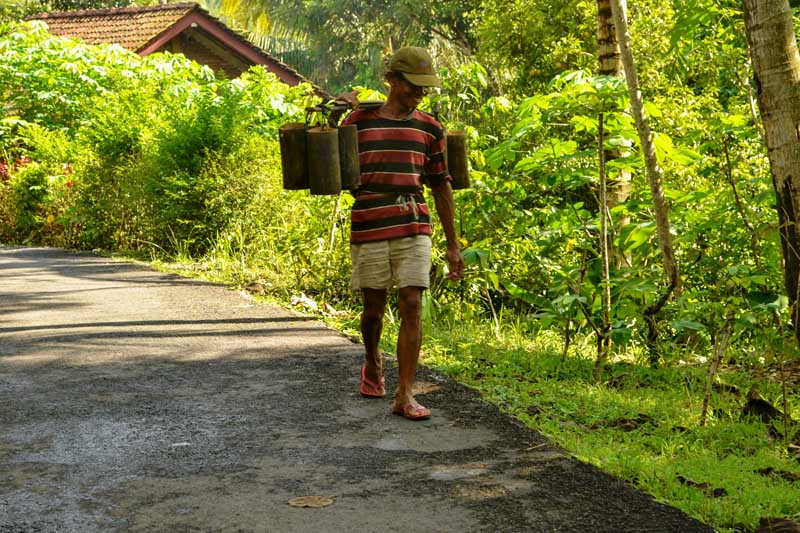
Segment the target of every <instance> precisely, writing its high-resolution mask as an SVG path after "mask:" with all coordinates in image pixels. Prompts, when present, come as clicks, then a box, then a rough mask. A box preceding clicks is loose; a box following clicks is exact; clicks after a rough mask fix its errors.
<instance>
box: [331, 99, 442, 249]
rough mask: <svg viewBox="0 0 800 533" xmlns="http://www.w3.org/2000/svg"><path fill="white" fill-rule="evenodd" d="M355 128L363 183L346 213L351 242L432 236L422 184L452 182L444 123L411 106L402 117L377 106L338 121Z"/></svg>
mask: <svg viewBox="0 0 800 533" xmlns="http://www.w3.org/2000/svg"><path fill="white" fill-rule="evenodd" d="M342 124H343V125H350V124H355V125H356V126H357V127H358V151H359V163H360V166H361V186H360V187H359V189H358V190H357V191H354V194H355V203H354V204H353V208H352V210H351V212H350V222H351V226H350V242H351V243H353V244H359V243H363V242H372V241H383V240H388V239H397V238H400V237H411V236H414V235H430V234H431V223H430V213H429V211H428V206H427V205H426V204H425V198H424V196H423V195H422V186H423V185H427V186H429V187H430V186H434V185H438V184H441V183H443V182H444V181H450V179H451V178H450V175H449V174H448V172H447V165H446V163H445V158H444V148H445V140H444V133H443V131H442V125H441V124H439V122H438V121H437V120H436V119H435V118H433V117H432V116H431V115H429V114H427V113H424V112H422V111H419V110H416V109H415V110H414V111H413V112H412V113H411V114H410V115H409V116H408V117H406V118H404V119H390V118H386V117H383V116H381V115H380V114H379V113H378V110H356V111H353V112H352V113H351V114H350V115H349V116H348V117H347V118H345V120H344V121H343V122H342Z"/></svg>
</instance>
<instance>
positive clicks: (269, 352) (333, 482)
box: [0, 247, 711, 533]
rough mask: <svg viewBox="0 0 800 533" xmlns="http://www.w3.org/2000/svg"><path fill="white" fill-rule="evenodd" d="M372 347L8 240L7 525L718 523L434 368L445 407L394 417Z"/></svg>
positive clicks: (241, 303) (4, 357)
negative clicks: (564, 444)
mask: <svg viewBox="0 0 800 533" xmlns="http://www.w3.org/2000/svg"><path fill="white" fill-rule="evenodd" d="M362 350H363V348H362V346H361V345H359V344H355V343H353V342H352V341H351V340H349V339H348V338H346V337H345V336H343V335H341V334H339V333H337V332H335V331H332V330H330V329H327V328H326V327H325V325H324V324H322V323H321V322H319V321H317V320H315V319H313V318H310V317H305V316H301V315H299V314H294V313H291V312H288V311H286V310H283V309H280V308H276V307H273V306H268V305H263V304H256V303H254V302H253V301H252V300H251V299H249V298H247V297H246V295H243V294H241V293H239V292H235V291H232V290H229V289H226V288H225V287H221V286H218V285H214V284H210V283H203V282H198V281H193V280H186V279H181V278H179V277H176V276H170V275H165V274H162V273H158V272H154V271H152V270H149V269H147V268H146V267H144V266H141V265H136V264H130V263H122V262H116V261H114V260H111V259H107V258H103V257H99V256H94V255H89V254H77V253H72V252H68V251H64V250H55V249H42V248H23V247H0V533H9V532H14V533H17V532H40V531H41V532H50V531H58V532H61V531H70V532H71V531H75V532H107V531H111V532H113V531H148V532H149V531H165V532H182V531H221V532H234V531H235V532H251V531H252V532H314V533H325V532H339V531H357V532H361V533H363V532H391V531H398V532H406V533H413V532H451V531H452V532H473V531H486V532H517V531H520V532H523V531H532V532H537V531H580V532H599V531H608V532H612V531H613V532H624V531H670V532H672V531H679V532H691V531H711V529H710V528H708V527H707V526H705V525H703V524H701V523H699V522H696V521H694V520H692V519H690V518H688V517H687V516H685V515H684V514H682V513H681V512H679V511H677V510H676V509H674V508H671V507H668V506H666V505H662V504H659V503H656V502H655V501H653V500H652V498H650V497H648V496H646V495H644V494H642V493H640V492H638V491H636V490H634V489H632V488H630V487H628V486H626V485H625V484H623V483H621V482H619V481H617V480H615V479H613V478H612V477H610V476H608V475H605V474H603V473H602V472H600V471H598V470H597V469H595V468H593V467H591V466H588V465H586V464H584V463H581V462H579V461H577V460H575V459H574V458H572V457H570V456H569V454H568V453H566V452H564V451H563V450H561V449H559V448H557V447H556V446H554V445H552V444H551V443H549V442H548V441H547V440H546V439H545V438H544V437H543V436H541V435H540V434H538V433H536V432H534V431H531V430H529V429H526V428H524V427H523V426H522V425H520V424H518V423H517V422H515V421H514V420H512V419H510V418H509V417H507V416H505V415H503V414H502V413H500V412H499V411H498V410H497V409H496V408H495V407H493V406H491V405H489V404H486V403H483V402H481V401H480V400H479V399H478V398H477V396H476V394H475V393H474V392H472V391H471V390H469V389H467V388H466V387H463V386H461V385H458V384H456V383H453V382H452V381H450V380H449V379H447V378H445V377H444V376H441V375H439V374H436V373H434V372H431V371H430V370H428V369H425V368H421V369H420V372H419V376H418V378H419V381H420V382H421V384H422V386H423V387H424V389H423V392H425V391H427V392H426V393H425V394H424V395H420V396H419V399H420V401H422V402H423V403H425V404H426V405H427V406H429V407H431V408H432V410H433V417H432V418H431V419H430V420H429V421H425V422H411V421H408V420H405V419H403V418H401V417H398V416H395V415H392V414H391V413H390V412H389V409H390V406H391V404H390V399H388V398H387V399H384V400H375V399H364V398H361V396H360V395H359V394H358V377H359V367H360V364H361V360H362V357H363V356H362ZM385 366H386V367H387V376H386V378H387V387H388V389H389V390H390V391H391V390H393V388H394V386H395V383H396V381H395V380H396V374H397V372H396V369H395V368H394V366H393V361H392V360H391V359H387V361H386V365H385ZM303 496H317V497H321V498H323V499H320V500H318V501H320V503H323V504H325V503H327V504H328V505H326V506H324V507H316V508H315V507H294V506H292V505H290V504H289V502H290V501H292V500H294V499H295V498H298V497H303Z"/></svg>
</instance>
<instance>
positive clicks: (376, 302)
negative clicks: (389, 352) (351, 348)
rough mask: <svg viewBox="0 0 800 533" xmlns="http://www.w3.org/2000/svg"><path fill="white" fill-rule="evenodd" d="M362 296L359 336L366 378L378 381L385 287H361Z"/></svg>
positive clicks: (379, 376) (381, 373)
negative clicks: (363, 354) (363, 355)
mask: <svg viewBox="0 0 800 533" xmlns="http://www.w3.org/2000/svg"><path fill="white" fill-rule="evenodd" d="M361 292H362V295H363V298H364V311H363V312H362V313H361V337H362V338H363V340H364V347H365V348H366V353H365V357H366V361H367V364H366V370H365V371H364V373H365V375H366V376H367V379H369V380H370V381H372V382H373V383H379V380H380V379H381V376H382V375H383V369H382V361H381V352H380V349H379V347H378V346H379V344H380V341H381V332H382V331H383V313H384V311H385V310H386V290H385V289H362V290H361Z"/></svg>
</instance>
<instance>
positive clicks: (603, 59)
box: [597, 0, 631, 268]
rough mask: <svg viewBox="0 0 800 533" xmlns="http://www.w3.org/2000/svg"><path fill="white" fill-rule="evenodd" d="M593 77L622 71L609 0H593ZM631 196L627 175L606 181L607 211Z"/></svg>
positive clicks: (618, 255)
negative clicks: (594, 38)
mask: <svg viewBox="0 0 800 533" xmlns="http://www.w3.org/2000/svg"><path fill="white" fill-rule="evenodd" d="M597 73H598V74H600V75H601V76H613V77H615V78H622V77H624V76H625V70H624V68H623V66H622V54H621V53H620V50H619V40H618V39H617V30H616V29H615V28H614V16H613V12H612V10H611V0H597ZM627 155H628V154H627V153H624V152H620V151H619V150H606V151H605V160H606V161H611V160H613V159H616V158H618V157H625V156H627ZM630 195H631V173H630V172H629V171H627V170H620V171H619V174H618V175H617V177H616V179H613V180H609V181H608V209H609V210H610V209H613V208H614V207H615V206H617V205H619V204H622V203H624V202H627V201H628V198H630ZM628 224H630V218H629V217H627V216H625V217H621V218H619V219H618V220H617V222H616V224H615V231H616V232H617V234H619V232H620V230H621V229H622V228H624V227H625V226H627V225H628ZM609 251H610V254H611V256H612V258H613V261H614V265H615V266H616V268H623V267H624V266H626V265H627V266H630V264H631V259H630V257H629V256H626V255H625V254H623V253H622V252H621V251H620V250H618V249H616V248H615V247H612V248H611V249H610V250H609Z"/></svg>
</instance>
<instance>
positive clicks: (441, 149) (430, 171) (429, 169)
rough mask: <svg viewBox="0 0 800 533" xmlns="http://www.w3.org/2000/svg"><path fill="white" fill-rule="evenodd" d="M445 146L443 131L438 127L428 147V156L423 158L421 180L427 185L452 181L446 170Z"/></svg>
mask: <svg viewBox="0 0 800 533" xmlns="http://www.w3.org/2000/svg"><path fill="white" fill-rule="evenodd" d="M446 146H447V144H446V141H445V137H444V131H443V130H442V129H441V128H439V130H438V132H437V134H436V138H435V139H433V141H432V142H431V144H430V146H429V147H428V157H427V158H426V160H425V175H424V176H423V178H422V182H423V183H424V184H425V185H427V186H428V187H436V186H438V185H442V184H444V183H446V182H448V181H453V178H451V177H450V173H449V172H448V171H447V160H446V158H445V147H446Z"/></svg>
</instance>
